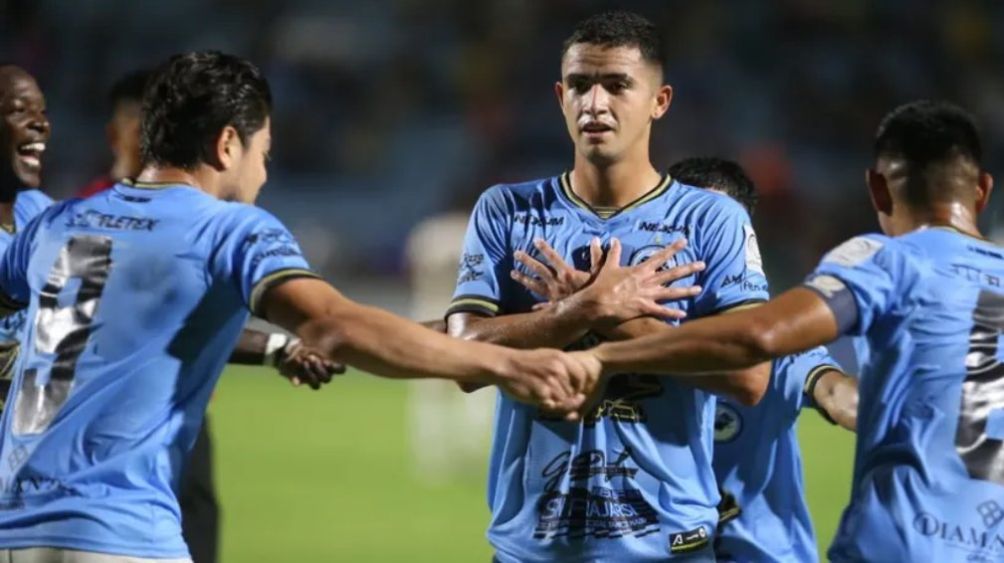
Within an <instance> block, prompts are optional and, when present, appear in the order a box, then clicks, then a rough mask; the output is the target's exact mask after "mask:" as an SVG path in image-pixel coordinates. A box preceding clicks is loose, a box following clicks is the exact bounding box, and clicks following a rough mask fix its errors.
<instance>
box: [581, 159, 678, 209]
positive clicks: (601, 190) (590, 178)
mask: <svg viewBox="0 0 1004 563" xmlns="http://www.w3.org/2000/svg"><path fill="white" fill-rule="evenodd" d="M575 161H576V162H575V168H573V169H572V173H571V181H572V191H574V192H575V195H577V196H579V197H580V198H582V200H583V201H585V202H586V203H588V204H589V205H590V206H592V207H612V208H616V209H620V208H622V207H626V206H627V205H629V204H631V202H633V201H635V200H637V199H638V198H640V197H641V196H643V195H645V194H646V193H647V192H649V191H651V190H652V188H654V187H656V185H658V183H659V180H661V179H662V174H660V173H659V171H658V170H656V169H655V167H654V166H652V163H651V162H650V161H649V160H648V156H647V155H645V158H643V159H624V160H620V161H617V162H611V163H605V164H603V165H597V164H595V163H592V162H589V161H588V160H586V159H585V158H583V157H581V156H578V155H576V158H575Z"/></svg>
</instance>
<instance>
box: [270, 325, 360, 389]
mask: <svg viewBox="0 0 1004 563" xmlns="http://www.w3.org/2000/svg"><path fill="white" fill-rule="evenodd" d="M276 367H277V368H279V373H280V374H281V375H282V376H283V377H285V378H286V379H288V380H289V382H290V383H292V384H293V386H294V387H299V386H300V385H303V384H307V385H309V386H310V388H311V389H320V388H321V385H323V384H325V383H328V382H330V381H331V378H332V377H333V376H334V375H336V374H339V373H345V366H343V365H341V364H339V363H336V362H333V361H331V360H329V359H327V358H325V357H324V356H323V355H322V354H321V353H320V352H318V351H317V350H314V349H313V348H310V347H309V346H307V345H305V344H303V342H302V341H301V340H300V339H299V338H294V339H292V340H290V341H289V343H288V344H286V347H285V348H283V352H282V354H281V356H280V358H279V360H278V361H277V362H276Z"/></svg>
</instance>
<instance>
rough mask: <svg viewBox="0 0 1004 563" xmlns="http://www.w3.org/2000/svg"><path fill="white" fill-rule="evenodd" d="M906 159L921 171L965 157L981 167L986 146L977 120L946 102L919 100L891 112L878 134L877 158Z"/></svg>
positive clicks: (883, 121)
mask: <svg viewBox="0 0 1004 563" xmlns="http://www.w3.org/2000/svg"><path fill="white" fill-rule="evenodd" d="M883 156H884V157H893V158H902V159H904V160H906V161H907V163H909V164H911V165H914V166H916V167H918V168H924V167H926V166H927V165H929V164H931V163H934V162H939V161H945V160H948V159H950V158H953V157H960V156H961V157H964V158H967V159H969V160H971V161H972V162H973V163H975V164H977V165H979V164H980V163H981V162H982V160H983V143H982V142H981V141H980V134H979V131H978V130H977V128H976V122H975V120H974V119H973V116H972V115H970V114H969V112H967V111H966V110H964V109H962V108H960V107H959V106H957V105H955V104H952V103H949V102H943V101H931V100H919V101H915V102H910V103H908V104H904V105H901V106H899V107H897V108H896V109H894V110H892V111H891V112H889V113H888V114H887V115H886V116H885V117H884V118H882V123H880V124H879V127H878V132H877V133H876V134H875V157H876V158H879V157H883Z"/></svg>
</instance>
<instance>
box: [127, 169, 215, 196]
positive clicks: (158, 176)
mask: <svg viewBox="0 0 1004 563" xmlns="http://www.w3.org/2000/svg"><path fill="white" fill-rule="evenodd" d="M136 182H137V183H139V184H184V185H187V186H192V187H193V188H197V189H200V190H202V191H204V192H206V193H207V194H209V195H211V196H213V197H216V198H219V197H220V188H221V186H220V182H219V173H217V172H216V171H215V170H212V169H210V168H209V167H208V166H204V165H199V166H197V167H196V168H194V169H193V170H185V169H184V168H175V167H172V166H156V165H152V164H151V165H147V166H144V167H143V170H142V171H140V173H139V176H137V177H136Z"/></svg>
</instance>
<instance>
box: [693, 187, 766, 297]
mask: <svg viewBox="0 0 1004 563" xmlns="http://www.w3.org/2000/svg"><path fill="white" fill-rule="evenodd" d="M720 200H721V201H720V202H718V203H719V206H718V208H717V209H715V208H712V209H709V212H707V213H706V215H707V216H708V217H710V219H709V221H708V224H707V225H706V226H704V227H702V228H701V230H700V241H699V242H700V247H699V254H700V255H699V256H698V259H700V260H703V261H704V262H705V264H706V265H707V267H706V269H705V270H704V273H703V275H702V276H701V277H699V278H698V279H699V280H700V282H699V283H700V284H701V285H702V286H703V288H704V290H703V291H702V292H701V294H700V295H699V296H697V299H696V300H695V311H696V313H697V314H698V315H699V316H706V315H713V314H715V313H719V312H722V311H724V310H727V309H732V308H735V307H739V306H742V305H746V304H752V303H760V302H763V301H766V300H767V299H769V298H770V295H769V293H768V287H767V277H766V276H765V275H764V271H763V260H762V259H761V257H760V248H759V246H758V245H757V239H756V233H755V232H754V231H753V225H752V224H751V223H750V218H749V215H747V214H746V211H745V210H744V209H743V208H742V206H740V205H739V204H738V203H735V202H734V201H732V200H730V199H728V198H727V197H725V196H721V198H720ZM691 242H692V243H693V241H691Z"/></svg>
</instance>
